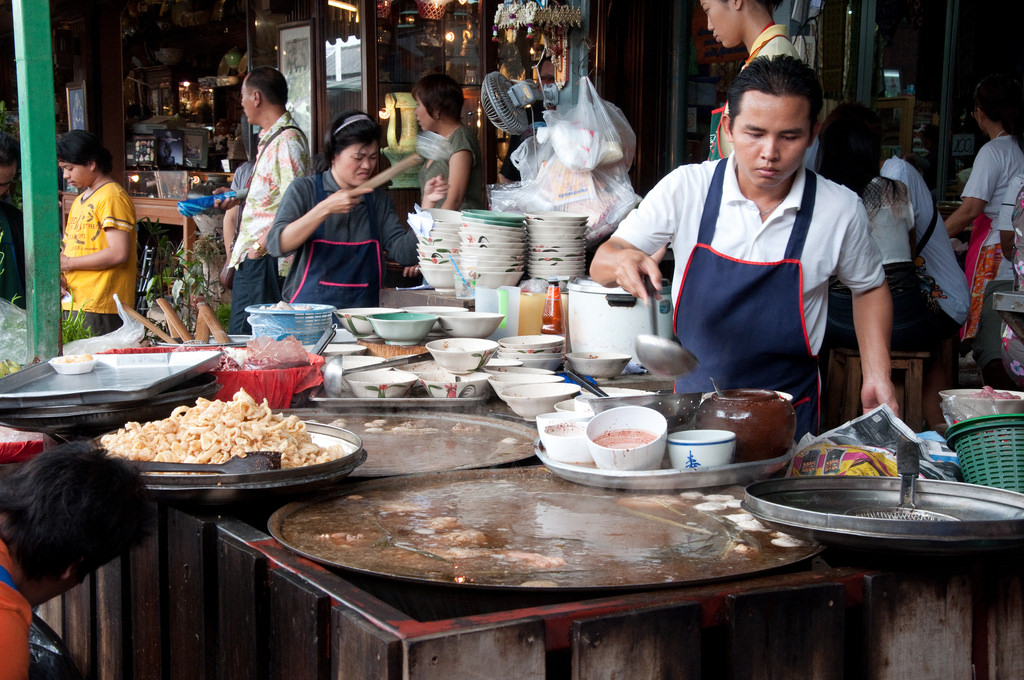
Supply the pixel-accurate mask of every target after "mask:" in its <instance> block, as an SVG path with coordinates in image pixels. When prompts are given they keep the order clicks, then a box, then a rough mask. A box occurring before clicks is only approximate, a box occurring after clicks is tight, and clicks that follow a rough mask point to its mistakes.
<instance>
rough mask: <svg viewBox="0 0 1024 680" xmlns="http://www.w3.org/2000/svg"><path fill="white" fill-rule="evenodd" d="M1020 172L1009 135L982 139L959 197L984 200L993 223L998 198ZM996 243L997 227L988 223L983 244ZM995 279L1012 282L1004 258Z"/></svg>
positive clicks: (1020, 160) (1021, 154) (1023, 161)
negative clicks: (986, 236)
mask: <svg viewBox="0 0 1024 680" xmlns="http://www.w3.org/2000/svg"><path fill="white" fill-rule="evenodd" d="M1021 173H1024V151H1021V149H1020V147H1019V146H1017V140H1016V139H1015V138H1014V137H1013V136H1012V135H1003V136H1001V137H996V138H995V139H993V140H991V141H989V142H986V143H985V145H984V146H982V147H981V149H979V150H978V156H977V157H976V158H975V159H974V167H973V168H971V175H970V177H968V178H967V184H965V185H964V190H963V192H962V193H961V194H960V198H977V199H980V200H982V201H985V202H986V203H985V211H984V212H985V214H986V215H988V217H989V218H990V219H991V220H992V222H993V223H994V222H995V221H996V220H997V219H998V218H999V209H1000V207H1001V204H1002V198H1003V196H1004V195H1005V194H1006V190H1007V188H1008V187H1009V185H1010V179H1011V178H1012V177H1013V176H1014V175H1019V174H1021ZM997 243H999V230H998V229H997V228H996V225H995V224H993V225H992V230H991V231H990V232H989V234H988V238H986V239H985V243H984V245H986V246H990V245H994V244H997ZM995 280H996V281H1012V280H1013V267H1012V266H1011V265H1010V262H1009V261H1007V260H1006V259H1005V258H1004V259H1003V261H1002V262H1000V263H999V271H998V272H997V273H996V278H995Z"/></svg>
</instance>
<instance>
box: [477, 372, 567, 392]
mask: <svg viewBox="0 0 1024 680" xmlns="http://www.w3.org/2000/svg"><path fill="white" fill-rule="evenodd" d="M487 382H489V383H490V384H491V387H492V388H494V392H495V394H497V393H498V391H499V390H500V389H501V388H502V387H508V386H509V385H540V384H543V383H560V382H565V380H564V379H563V378H562V376H560V375H555V374H554V373H551V374H549V375H537V374H533V373H488V374H487Z"/></svg>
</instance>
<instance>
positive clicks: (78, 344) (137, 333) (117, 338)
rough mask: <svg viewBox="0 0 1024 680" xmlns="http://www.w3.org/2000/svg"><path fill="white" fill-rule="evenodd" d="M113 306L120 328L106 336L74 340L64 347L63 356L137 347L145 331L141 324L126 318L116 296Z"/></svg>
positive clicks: (128, 317) (126, 315)
mask: <svg viewBox="0 0 1024 680" xmlns="http://www.w3.org/2000/svg"><path fill="white" fill-rule="evenodd" d="M114 304H115V305H117V315H118V316H119V317H121V321H122V322H123V323H122V324H121V327H120V328H118V329H117V330H116V331H113V332H111V333H107V334H106V335H97V336H96V337H95V338H85V339H84V340H75V341H74V342H69V343H68V344H66V345H64V354H65V355H69V354H99V353H100V352H106V351H107V350H111V349H124V348H126V347H138V346H140V345H141V344H142V338H143V336H144V335H145V334H146V329H145V328H144V327H143V325H142V324H141V323H139V322H138V321H136V320H135V319H133V318H132V317H130V316H128V314H127V313H126V312H125V311H124V307H123V306H122V305H121V300H120V299H118V297H117V294H115V295H114Z"/></svg>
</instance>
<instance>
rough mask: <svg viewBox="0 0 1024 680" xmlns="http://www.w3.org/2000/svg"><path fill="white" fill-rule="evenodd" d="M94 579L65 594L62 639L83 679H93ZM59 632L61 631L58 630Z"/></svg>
mask: <svg viewBox="0 0 1024 680" xmlns="http://www.w3.org/2000/svg"><path fill="white" fill-rule="evenodd" d="M92 589H93V577H92V576H87V577H86V578H85V580H84V581H82V582H81V583H80V584H79V585H77V586H75V587H74V588H72V589H71V590H69V591H67V592H66V593H64V598H63V599H64V627H63V628H64V630H63V633H62V637H63V638H64V644H65V645H67V648H68V653H69V654H71V659H72V661H74V662H75V666H76V667H77V668H78V670H79V672H80V673H81V674H82V677H85V678H91V677H93V670H94V668H95V665H94V662H95V657H94V654H95V651H94V650H95V647H94V645H93V632H94V631H93V609H92ZM58 630H59V629H58Z"/></svg>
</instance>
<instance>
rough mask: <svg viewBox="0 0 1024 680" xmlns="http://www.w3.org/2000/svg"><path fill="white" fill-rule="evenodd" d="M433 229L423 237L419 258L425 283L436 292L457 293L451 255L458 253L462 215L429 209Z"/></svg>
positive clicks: (420, 243) (454, 211) (449, 211)
mask: <svg viewBox="0 0 1024 680" xmlns="http://www.w3.org/2000/svg"><path fill="white" fill-rule="evenodd" d="M427 212H429V213H430V214H431V216H432V217H433V218H434V226H433V228H432V229H431V230H430V235H429V236H420V237H419V245H418V246H417V248H416V254H417V255H418V256H419V265H420V272H421V273H422V274H423V279H424V280H425V281H426V282H427V283H429V284H430V285H431V286H433V287H434V289H435V290H443V291H450V290H455V278H454V277H455V268H454V267H453V266H452V262H451V257H452V253H455V252H458V249H459V226H460V224H461V222H462V215H461V214H460V213H459V212H458V211H456V210H442V209H441V208H430V209H428V210H427Z"/></svg>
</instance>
